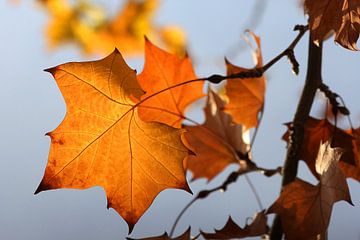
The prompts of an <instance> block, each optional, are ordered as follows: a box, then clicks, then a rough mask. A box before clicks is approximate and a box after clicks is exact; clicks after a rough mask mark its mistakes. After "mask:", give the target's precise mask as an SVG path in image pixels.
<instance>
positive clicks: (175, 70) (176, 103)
mask: <svg viewBox="0 0 360 240" xmlns="http://www.w3.org/2000/svg"><path fill="white" fill-rule="evenodd" d="M196 78H197V77H196V75H195V73H194V70H193V67H192V64H191V61H190V59H189V58H188V57H186V58H179V57H178V56H176V55H175V54H170V53H168V52H166V51H164V50H162V49H160V48H158V47H156V46H155V45H153V44H152V43H151V42H150V41H149V40H146V43H145V66H144V70H143V72H142V73H141V74H140V75H139V76H138V79H139V82H140V85H141V87H142V88H143V89H144V90H145V92H146V94H145V95H143V96H142V99H145V98H147V97H148V96H150V95H152V94H154V93H158V92H160V91H161V90H163V89H166V88H169V87H172V86H175V85H178V84H181V83H184V82H187V81H189V80H194V79H196ZM202 89H203V82H202V81H198V82H192V83H191V84H184V85H182V86H179V87H176V88H172V89H169V90H167V91H164V92H162V93H160V94H157V95H156V96H154V97H152V98H151V99H149V100H147V101H146V102H145V103H143V104H141V107H140V108H139V116H140V117H141V119H143V120H144V121H157V122H162V123H166V124H168V125H169V126H173V127H177V128H179V127H181V122H182V120H183V116H184V115H185V110H186V107H187V106H188V105H189V104H190V103H192V102H194V101H195V100H197V99H199V98H201V97H203V96H204V94H203V92H202ZM154 106H156V108H155V107H154Z"/></svg>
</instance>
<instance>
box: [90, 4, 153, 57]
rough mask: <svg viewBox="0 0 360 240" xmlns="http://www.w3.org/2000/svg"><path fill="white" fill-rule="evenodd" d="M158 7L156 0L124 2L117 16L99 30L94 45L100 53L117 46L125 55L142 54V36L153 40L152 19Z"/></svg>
mask: <svg viewBox="0 0 360 240" xmlns="http://www.w3.org/2000/svg"><path fill="white" fill-rule="evenodd" d="M158 5H159V3H158V0H143V1H134V0H127V1H125V3H124V5H123V6H122V8H121V9H120V11H119V12H118V13H117V15H116V16H115V17H114V18H113V19H111V20H110V21H108V22H107V24H105V25H103V26H102V27H101V28H100V29H99V31H98V36H97V38H98V41H96V42H94V44H97V48H98V49H100V50H102V52H103V51H109V49H113V48H114V46H117V47H118V48H119V49H120V51H121V52H122V53H124V54H125V55H136V54H139V53H142V52H143V50H144V36H145V35H146V36H148V37H149V38H151V39H153V38H155V35H156V30H155V29H156V28H155V26H154V24H153V22H152V19H153V18H154V15H155V11H156V9H157V8H158Z"/></svg>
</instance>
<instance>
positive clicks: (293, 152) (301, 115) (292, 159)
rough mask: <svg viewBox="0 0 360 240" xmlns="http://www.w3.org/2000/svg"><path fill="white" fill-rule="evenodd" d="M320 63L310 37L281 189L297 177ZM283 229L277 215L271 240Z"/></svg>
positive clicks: (318, 50)
mask: <svg viewBox="0 0 360 240" xmlns="http://www.w3.org/2000/svg"><path fill="white" fill-rule="evenodd" d="M321 63H322V43H320V44H319V46H317V45H315V44H314V42H313V40H312V35H311V33H310V36H309V52H308V65H307V74H306V80H305V86H304V88H303V92H302V95H301V98H300V100H299V103H298V107H297V110H296V113H295V116H294V120H293V127H292V133H291V135H290V141H289V145H288V149H287V154H286V159H285V164H284V175H283V179H282V188H283V187H284V186H285V185H287V184H289V183H291V182H293V181H294V180H295V178H296V175H297V170H298V162H299V153H300V149H301V146H302V143H303V140H304V125H305V123H306V120H307V119H308V117H309V113H310V110H311V106H312V104H313V101H314V97H315V93H316V91H317V89H318V88H319V86H320V85H321V83H322V77H321ZM282 235H283V229H282V225H281V220H280V217H279V215H276V216H275V219H274V222H273V226H272V229H271V231H270V239H271V240H281V239H282Z"/></svg>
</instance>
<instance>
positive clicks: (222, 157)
mask: <svg viewBox="0 0 360 240" xmlns="http://www.w3.org/2000/svg"><path fill="white" fill-rule="evenodd" d="M223 107H224V102H223V101H222V100H221V98H220V97H219V96H218V95H217V94H216V93H215V92H214V91H212V90H209V93H208V98H207V102H206V106H205V108H204V112H205V117H206V120H205V123H204V124H202V125H198V126H185V129H186V130H187V132H186V133H185V135H184V136H185V138H186V140H187V142H188V143H189V145H190V146H191V147H192V148H193V150H194V152H195V155H192V156H189V158H188V167H189V169H190V170H191V171H192V172H193V178H194V179H197V178H201V177H205V178H207V179H208V180H211V179H212V178H214V177H215V176H216V175H217V174H219V173H220V172H222V171H223V170H224V168H225V167H227V166H228V165H229V164H231V163H239V161H240V159H239V157H238V154H237V152H240V153H242V154H245V153H246V152H247V150H248V148H249V144H246V143H245V142H244V140H243V135H244V131H243V126H241V125H238V124H234V123H233V122H232V118H231V116H230V115H229V114H227V113H225V112H223V111H222V110H221V109H222V108H223Z"/></svg>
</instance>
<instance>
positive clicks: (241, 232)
mask: <svg viewBox="0 0 360 240" xmlns="http://www.w3.org/2000/svg"><path fill="white" fill-rule="evenodd" d="M268 232H269V227H268V225H267V217H266V215H265V211H262V212H259V213H257V214H256V215H255V217H254V220H253V221H252V223H251V224H250V225H247V224H246V226H245V227H244V228H241V227H239V226H238V225H237V224H236V223H235V222H234V221H233V220H232V219H231V217H229V219H228V221H227V222H226V224H225V225H224V227H223V228H222V229H220V230H215V233H203V232H201V235H203V236H204V238H205V239H233V238H246V237H255V236H261V235H264V234H267V233H268Z"/></svg>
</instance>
